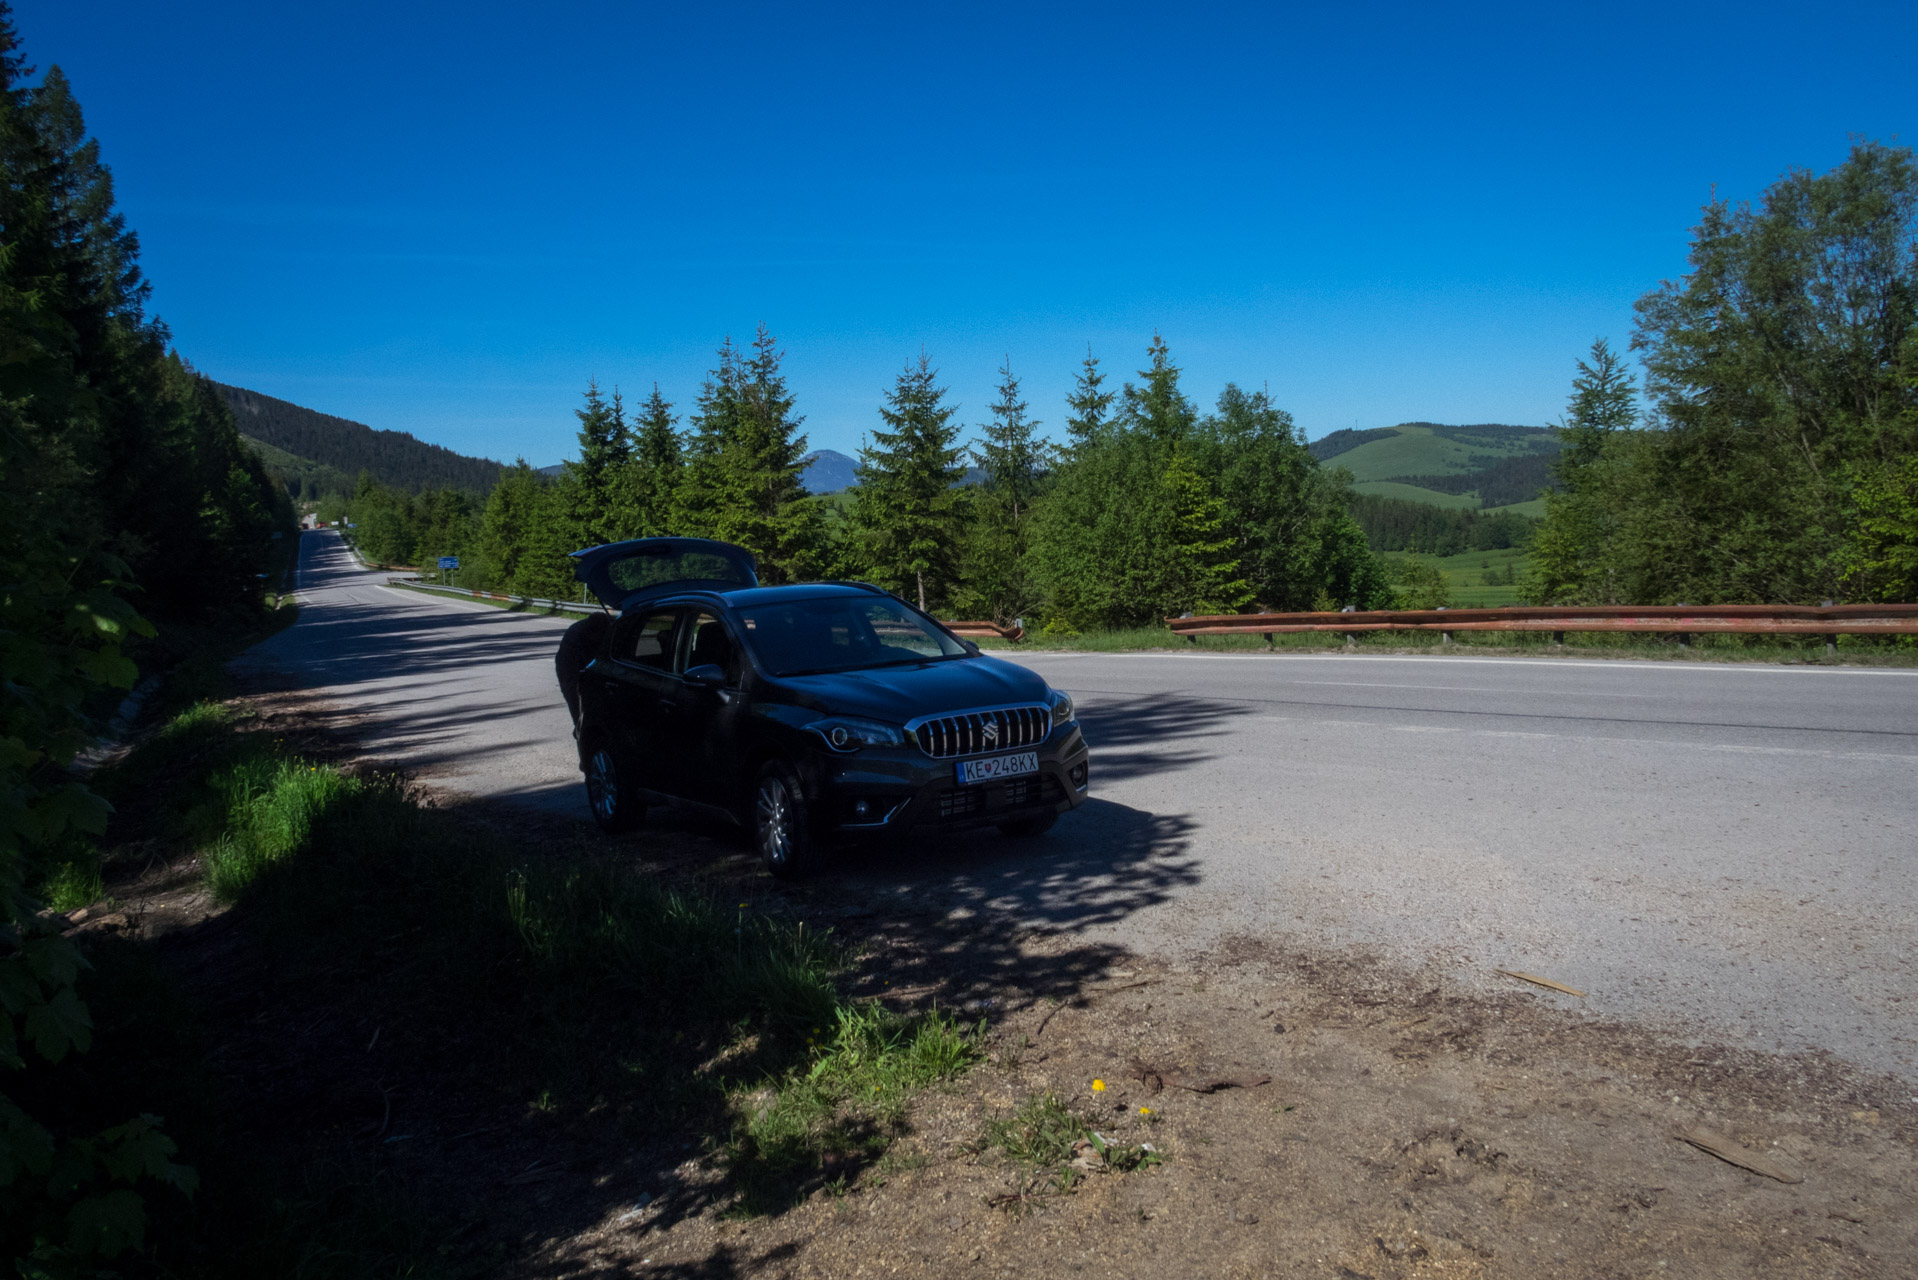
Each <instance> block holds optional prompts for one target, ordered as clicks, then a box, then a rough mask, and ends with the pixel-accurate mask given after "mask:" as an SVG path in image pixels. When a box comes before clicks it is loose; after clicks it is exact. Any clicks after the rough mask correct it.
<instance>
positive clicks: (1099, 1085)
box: [1092, 1080, 1106, 1093]
mask: <svg viewBox="0 0 1918 1280" xmlns="http://www.w3.org/2000/svg"><path fill="white" fill-rule="evenodd" d="M1092 1091H1093V1092H1094V1093H1104V1092H1105V1091H1106V1082H1105V1081H1103V1080H1094V1081H1093V1082H1092Z"/></svg>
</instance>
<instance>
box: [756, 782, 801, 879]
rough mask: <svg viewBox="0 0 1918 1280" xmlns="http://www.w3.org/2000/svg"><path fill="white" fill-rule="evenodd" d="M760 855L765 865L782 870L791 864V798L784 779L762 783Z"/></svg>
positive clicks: (760, 786)
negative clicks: (764, 860) (765, 862)
mask: <svg viewBox="0 0 1918 1280" xmlns="http://www.w3.org/2000/svg"><path fill="white" fill-rule="evenodd" d="M757 808H758V811H759V852H760V853H761V855H763V856H764V857H765V859H766V861H767V862H768V863H769V864H771V865H772V866H775V867H783V866H785V865H786V864H787V863H789V862H790V861H792V854H793V832H792V809H793V806H792V795H791V793H790V792H788V791H787V790H786V783H785V781H784V779H781V778H779V777H766V778H761V779H760V780H759V797H758V801H757Z"/></svg>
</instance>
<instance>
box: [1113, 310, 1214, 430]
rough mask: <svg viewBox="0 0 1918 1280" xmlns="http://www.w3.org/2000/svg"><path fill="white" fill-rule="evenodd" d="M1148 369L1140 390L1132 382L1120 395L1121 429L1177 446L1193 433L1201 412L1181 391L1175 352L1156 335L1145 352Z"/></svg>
mask: <svg viewBox="0 0 1918 1280" xmlns="http://www.w3.org/2000/svg"><path fill="white" fill-rule="evenodd" d="M1146 359H1147V361H1148V363H1147V365H1146V367H1145V368H1143V369H1141V370H1140V371H1139V376H1140V377H1141V378H1143V379H1144V380H1145V381H1144V383H1143V384H1142V385H1140V386H1136V387H1135V386H1134V385H1133V384H1131V383H1130V382H1128V383H1126V384H1125V387H1124V389H1123V390H1122V391H1121V392H1120V393H1119V425H1120V426H1121V427H1123V428H1124V429H1126V430H1128V431H1143V432H1145V433H1146V434H1147V435H1149V436H1151V437H1152V439H1154V440H1155V441H1158V442H1159V443H1161V444H1167V445H1170V444H1176V443H1178V442H1179V441H1181V440H1183V439H1185V438H1186V436H1188V435H1190V434H1191V432H1192V427H1193V424H1194V423H1196V422H1197V421H1198V418H1199V415H1198V412H1197V411H1196V410H1195V409H1193V407H1192V402H1191V401H1190V400H1188V399H1186V397H1185V392H1183V391H1181V390H1180V389H1179V367H1178V366H1177V365H1175V364H1173V363H1172V351H1171V349H1170V348H1168V347H1167V346H1166V343H1165V339H1164V338H1162V337H1160V336H1159V335H1158V334H1157V333H1155V334H1153V335H1152V344H1151V345H1150V346H1149V347H1147V348H1146Z"/></svg>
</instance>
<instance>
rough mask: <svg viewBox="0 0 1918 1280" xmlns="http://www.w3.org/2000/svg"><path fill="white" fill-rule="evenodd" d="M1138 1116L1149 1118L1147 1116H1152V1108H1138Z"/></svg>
mask: <svg viewBox="0 0 1918 1280" xmlns="http://www.w3.org/2000/svg"><path fill="white" fill-rule="evenodd" d="M1139 1114H1140V1115H1142V1116H1149V1115H1151V1114H1152V1108H1151V1107H1140V1108H1139Z"/></svg>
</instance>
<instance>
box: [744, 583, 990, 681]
mask: <svg viewBox="0 0 1918 1280" xmlns="http://www.w3.org/2000/svg"><path fill="white" fill-rule="evenodd" d="M739 618H740V622H741V623H742V624H743V625H744V627H745V632H746V643H747V644H748V645H750V646H752V651H753V653H754V654H755V655H756V656H757V657H758V659H759V663H760V665H761V666H763V667H764V668H765V669H766V670H767V671H769V672H771V673H772V674H773V675H776V676H800V675H816V674H818V673H820V672H825V671H855V670H858V669H860V668H864V667H889V666H897V665H900V664H903V663H909V662H929V661H935V660H939V659H944V658H962V657H964V656H965V655H966V650H965V648H964V647H963V646H962V645H960V643H959V642H958V641H957V640H954V639H953V638H952V637H950V636H948V635H946V634H945V633H944V632H942V631H939V630H937V629H936V628H934V627H932V626H930V625H929V624H928V623H927V622H926V620H925V619H924V618H923V617H921V616H920V615H918V614H917V613H914V612H913V611H912V610H911V609H908V608H907V607H906V606H905V605H903V604H901V603H899V602H898V601H897V600H893V599H889V598H887V597H885V596H826V597H823V598H820V599H814V600H779V601H775V602H770V603H767V604H761V605H752V606H750V607H745V608H741V609H740V610H739Z"/></svg>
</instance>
